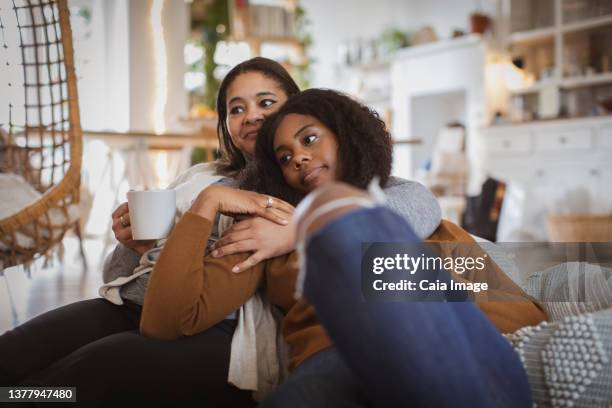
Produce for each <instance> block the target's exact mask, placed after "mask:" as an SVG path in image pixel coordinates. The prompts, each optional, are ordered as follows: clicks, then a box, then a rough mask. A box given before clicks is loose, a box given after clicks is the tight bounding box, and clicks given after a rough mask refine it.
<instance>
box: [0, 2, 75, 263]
mask: <svg viewBox="0 0 612 408" xmlns="http://www.w3.org/2000/svg"><path fill="white" fill-rule="evenodd" d="M7 3H8V2H7ZM7 5H8V4H7ZM2 8H4V10H5V11H6V9H7V7H6V6H5V5H4V4H3V5H2ZM11 9H13V10H12V11H13V12H14V13H13V16H14V18H15V21H16V24H13V26H16V27H17V30H18V37H16V38H18V39H19V44H6V43H4V44H2V42H3V41H6V38H7V36H6V35H4V34H5V33H0V56H1V55H2V52H3V51H4V52H6V53H7V54H10V52H9V51H10V46H14V47H19V48H20V55H21V61H9V62H8V63H7V65H8V64H16V65H17V66H19V65H21V66H22V71H23V89H24V93H25V98H24V101H25V103H24V104H23V105H24V106H19V108H20V109H23V110H24V115H22V116H23V121H22V122H18V119H15V117H16V115H11V112H12V111H13V110H15V109H16V106H15V105H14V101H10V100H9V101H7V102H3V105H5V104H7V105H8V106H6V105H5V106H1V105H0V109H8V110H9V118H11V119H10V120H9V123H8V124H2V123H0V126H2V127H4V131H5V132H4V139H6V140H4V141H3V143H1V144H0V172H2V173H12V174H16V175H18V176H21V177H22V178H23V179H24V180H26V181H27V182H28V183H29V184H30V185H31V186H32V187H33V188H34V189H36V190H37V191H39V192H40V193H41V194H42V196H41V197H40V198H39V199H38V200H37V201H35V202H34V203H32V204H31V205H28V206H27V207H26V208H23V209H21V210H20V211H19V212H17V213H15V214H13V215H11V216H9V217H7V218H4V219H0V243H2V244H3V245H2V247H1V249H0V274H2V270H3V269H4V268H7V267H10V266H15V265H28V264H29V263H31V262H32V261H33V260H35V259H36V258H38V257H40V256H43V255H48V254H49V253H50V251H51V250H52V249H53V248H54V247H55V246H56V245H57V244H58V243H59V242H60V241H61V240H62V239H63V237H64V234H65V233H66V231H68V230H69V229H70V228H72V227H75V228H78V220H76V222H75V220H74V217H69V210H70V211H71V212H73V210H74V209H75V208H76V206H77V205H78V202H79V190H80V183H81V179H80V171H81V154H82V130H81V125H80V119H79V106H78V95H77V83H76V77H75V73H74V55H73V47H72V30H71V27H70V19H69V11H68V6H67V0H14V1H13V2H12V7H11ZM4 15H5V16H6V13H5V14H4ZM13 23H14V21H13ZM6 27H7V24H6V22H5V24H1V21H0V29H1V30H6ZM14 49H16V48H14ZM7 50H8V51H7ZM5 80H6V78H3V79H0V81H5ZM15 85H21V84H10V85H9V86H15ZM13 89H15V88H13ZM2 99H3V100H5V101H6V99H5V98H2ZM7 99H10V98H7ZM52 211H53V214H58V211H59V214H63V215H64V216H65V217H62V219H65V220H66V221H65V222H63V223H61V224H59V225H58V224H57V223H56V221H53V222H52V218H51V216H50V213H51V212H52ZM77 233H80V231H77ZM24 237H25V238H27V239H26V241H28V242H29V243H32V242H33V245H23V244H22V243H23V242H24Z"/></svg>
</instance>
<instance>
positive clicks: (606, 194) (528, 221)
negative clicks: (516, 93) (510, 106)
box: [481, 117, 612, 241]
mask: <svg viewBox="0 0 612 408" xmlns="http://www.w3.org/2000/svg"><path fill="white" fill-rule="evenodd" d="M482 132H483V138H482V143H483V151H484V162H483V173H482V175H481V177H482V178H484V177H486V176H491V177H494V178H497V179H499V180H502V181H505V182H507V183H508V184H509V186H511V188H510V189H509V191H510V194H514V195H515V196H514V197H513V198H512V199H510V200H508V202H512V203H513V204H512V205H513V206H514V207H515V208H512V209H509V208H506V209H502V216H501V218H503V217H504V216H505V214H512V215H513V217H514V218H513V219H512V220H507V219H506V220H504V219H500V223H503V224H504V227H503V228H502V229H501V231H502V236H498V240H501V241H504V240H545V239H546V229H545V219H546V216H547V215H548V214H551V213H592V212H597V213H599V212H612V188H611V186H612V118H610V117H602V118H590V119H580V120H577V119H576V120H564V121H562V120H558V121H550V122H548V121H547V122H535V123H532V124H522V125H507V126H495V127H489V128H485V129H483V130H482ZM517 197H518V198H517ZM505 202H506V201H505Z"/></svg>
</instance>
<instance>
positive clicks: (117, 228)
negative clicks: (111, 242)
mask: <svg viewBox="0 0 612 408" xmlns="http://www.w3.org/2000/svg"><path fill="white" fill-rule="evenodd" d="M112 219H113V233H114V234H115V238H116V239H117V241H119V242H120V243H121V244H123V245H124V246H125V247H127V248H130V249H131V250H133V251H135V252H136V253H138V254H139V255H142V254H144V253H145V252H147V251H148V250H149V249H151V248H153V247H154V246H155V240H134V239H132V226H131V224H130V209H129V207H128V203H127V202H125V203H122V204H121V205H120V206H119V207H117V209H116V210H115V211H114V212H113V214H112Z"/></svg>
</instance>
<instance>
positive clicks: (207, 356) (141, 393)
mask: <svg viewBox="0 0 612 408" xmlns="http://www.w3.org/2000/svg"><path fill="white" fill-rule="evenodd" d="M140 313H141V307H140V306H138V305H136V304H134V303H129V302H127V303H126V304H125V305H124V306H117V305H114V304H112V303H110V302H107V301H106V300H104V299H91V300H84V301H81V302H76V303H72V304H70V305H67V306H63V307H60V308H58V309H55V310H52V311H50V312H47V313H45V314H42V315H40V316H38V317H36V318H34V319H32V320H30V321H28V322H26V323H24V324H22V325H21V326H19V327H17V328H15V329H13V330H9V331H7V332H6V333H4V334H3V335H2V336H0V386H8V385H40V386H75V387H77V402H80V403H84V405H86V406H88V407H89V406H95V404H98V405H101V406H106V405H110V404H111V403H114V402H117V403H119V402H126V401H134V402H151V403H157V404H159V403H172V404H176V403H181V404H183V405H185V404H189V405H190V404H191V403H193V404H194V405H198V406H200V407H223V406H227V407H242V406H253V405H254V403H253V401H252V399H251V393H250V392H247V391H241V390H239V389H237V388H235V387H233V386H231V385H229V384H228V383H227V373H228V367H229V357H230V350H231V341H232V335H233V332H234V329H235V325H236V323H235V321H233V320H225V321H223V322H221V323H219V324H217V325H216V326H213V327H211V328H210V329H208V330H206V331H205V332H202V333H200V334H198V335H195V336H190V337H185V338H181V339H179V340H173V341H163V340H155V339H151V338H147V337H143V336H141V335H140V334H139V332H138V324H139V320H140ZM72 406H74V404H73V405H72Z"/></svg>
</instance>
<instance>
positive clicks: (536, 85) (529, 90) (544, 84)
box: [510, 79, 559, 95]
mask: <svg viewBox="0 0 612 408" xmlns="http://www.w3.org/2000/svg"><path fill="white" fill-rule="evenodd" d="M551 85H559V82H558V81H556V80H554V79H551V80H548V81H544V82H541V81H540V82H536V83H534V84H533V85H531V86H528V87H525V88H521V89H513V90H510V93H511V94H512V95H526V94H530V93H536V92H540V91H541V90H542V89H543V88H545V87H547V86H551Z"/></svg>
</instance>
